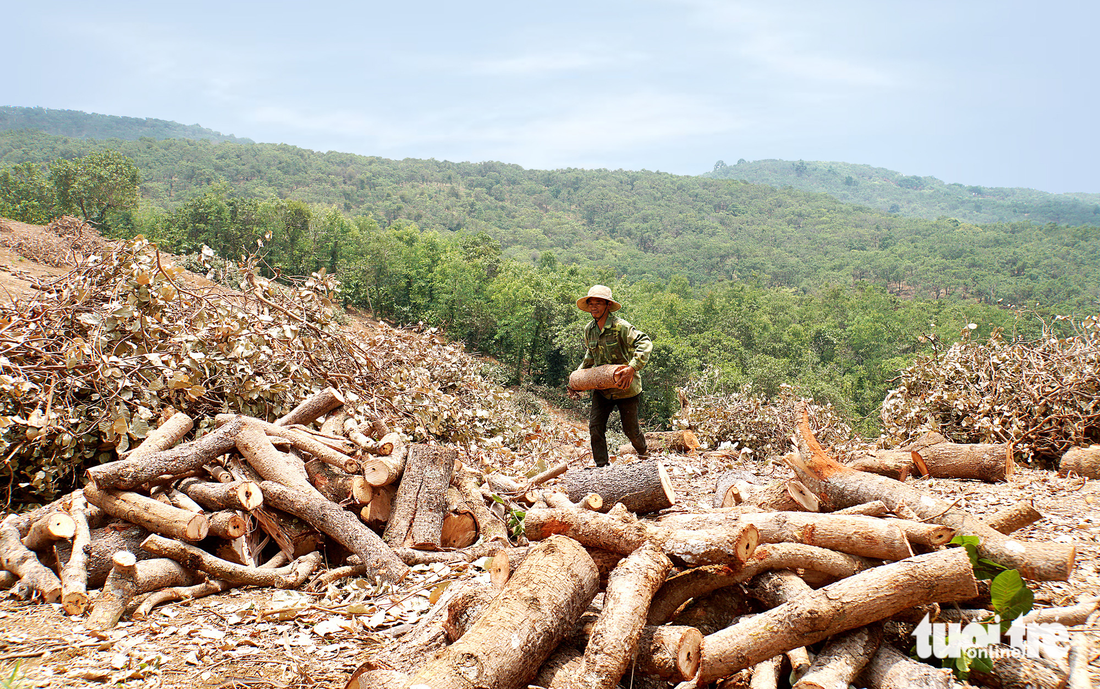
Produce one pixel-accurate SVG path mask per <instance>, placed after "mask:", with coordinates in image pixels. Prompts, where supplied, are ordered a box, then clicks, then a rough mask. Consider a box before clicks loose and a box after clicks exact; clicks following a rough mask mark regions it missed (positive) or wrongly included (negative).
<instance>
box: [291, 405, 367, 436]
mask: <svg viewBox="0 0 1100 689" xmlns="http://www.w3.org/2000/svg"><path fill="white" fill-rule="evenodd" d="M350 418H351V416H350V415H349V414H348V410H347V409H345V408H343V407H339V408H337V409H333V410H332V413H331V414H330V413H328V412H325V420H324V421H323V422H322V423H321V435H327V436H330V437H346V436H347V431H345V430H344V423H345V422H346V421H347V420H348V419H350ZM276 423H278V422H276ZM288 425H296V424H288Z"/></svg>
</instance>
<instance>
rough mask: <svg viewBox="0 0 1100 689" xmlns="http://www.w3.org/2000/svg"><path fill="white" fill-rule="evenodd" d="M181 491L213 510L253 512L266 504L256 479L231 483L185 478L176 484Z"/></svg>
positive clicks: (205, 507) (204, 507)
mask: <svg viewBox="0 0 1100 689" xmlns="http://www.w3.org/2000/svg"><path fill="white" fill-rule="evenodd" d="M176 486H177V488H178V489H179V490H180V492H182V493H184V494H186V495H187V497H189V498H191V499H192V500H194V501H195V502H197V503H198V504H200V505H202V507H203V509H207V510H210V511H212V512H214V511H218V510H243V511H245V512H251V511H252V510H254V509H256V508H257V507H259V506H260V505H262V504H264V495H263V493H262V492H261V491H260V486H259V484H257V483H256V482H254V481H232V482H231V483H211V482H210V481H203V480H202V479H200V478H195V477H191V478H185V479H183V480H181V481H180V482H179V483H178V484H176Z"/></svg>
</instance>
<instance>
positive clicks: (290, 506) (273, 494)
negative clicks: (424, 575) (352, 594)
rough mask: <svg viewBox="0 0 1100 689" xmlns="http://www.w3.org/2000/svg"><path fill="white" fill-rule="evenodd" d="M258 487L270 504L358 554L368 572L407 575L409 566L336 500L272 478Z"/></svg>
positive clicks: (387, 576)
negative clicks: (304, 491)
mask: <svg viewBox="0 0 1100 689" xmlns="http://www.w3.org/2000/svg"><path fill="white" fill-rule="evenodd" d="M260 490H262V491H263V493H264V498H265V501H266V502H267V503H269V504H270V505H271V506H272V507H275V508H276V509H279V510H283V511H284V512H289V513H290V514H293V515H294V516H296V517H299V518H301V519H303V520H305V521H306V522H307V523H308V524H309V525H310V526H312V527H313V528H315V529H317V530H318V531H321V532H323V533H325V534H327V535H329V536H331V537H332V539H333V540H335V541H337V542H338V543H340V544H341V545H343V546H344V547H345V548H347V549H348V550H350V551H351V552H353V553H355V554H356V555H358V556H359V558H360V559H361V560H362V562H363V563H364V564H365V565H367V566H368V567H370V568H371V570H370V571H371V574H376V575H378V576H380V577H382V578H383V579H384V580H386V581H390V582H396V581H400V580H401V579H404V578H405V575H406V574H408V572H409V568H408V566H407V565H405V563H404V562H401V560H399V559H397V556H396V555H394V554H393V551H391V550H390V549H389V547H387V546H386V544H385V543H383V542H382V539H380V538H378V536H377V534H375V533H374V532H373V531H371V530H370V529H369V528H367V526H366V525H364V524H363V523H362V522H361V521H359V520H358V519H357V518H356V517H355V515H354V514H352V513H351V512H348V511H347V510H345V509H344V508H342V507H340V506H339V505H337V504H336V503H334V502H331V501H329V500H326V499H324V498H323V497H321V496H320V495H319V494H317V495H316V496H314V495H313V494H310V493H303V492H301V491H296V490H294V489H292V488H288V487H286V486H284V485H282V484H279V483H273V482H271V481H264V482H263V483H261V484H260ZM315 493H316V491H315Z"/></svg>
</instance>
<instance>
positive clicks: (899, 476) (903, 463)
mask: <svg viewBox="0 0 1100 689" xmlns="http://www.w3.org/2000/svg"><path fill="white" fill-rule="evenodd" d="M923 463H924V459H923V458H922V457H921V456H920V454H919V453H918V454H917V455H916V456H914V454H913V453H912V452H909V451H907V450H875V451H873V452H864V453H861V454H858V455H856V456H855V457H853V458H852V460H851V461H849V462H848V463H847V464H846V465H845V466H848V467H850V468H852V469H855V470H857V471H866V472H868V473H871V474H878V475H879V476H889V477H890V478H892V479H894V480H895V481H905V480H906V479H908V478H909V476H910V474H912V473H916V474H918V475H924V474H925V473H927V468H926V467H924V464H923Z"/></svg>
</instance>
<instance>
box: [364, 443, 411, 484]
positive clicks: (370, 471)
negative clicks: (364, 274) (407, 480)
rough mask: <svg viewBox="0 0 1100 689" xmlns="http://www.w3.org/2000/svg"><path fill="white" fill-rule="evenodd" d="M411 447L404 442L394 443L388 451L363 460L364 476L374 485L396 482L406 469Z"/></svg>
mask: <svg viewBox="0 0 1100 689" xmlns="http://www.w3.org/2000/svg"><path fill="white" fill-rule="evenodd" d="M408 454H409V448H408V446H407V445H405V444H404V443H400V444H398V445H394V447H393V449H392V450H391V451H390V452H388V453H386V454H381V455H378V456H375V457H371V458H368V459H364V460H363V478H365V479H367V483H369V484H371V485H372V486H376V487H377V486H388V485H390V484H392V483H396V482H397V479H399V478H401V473H402V472H403V471H405V462H406V461H408Z"/></svg>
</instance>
